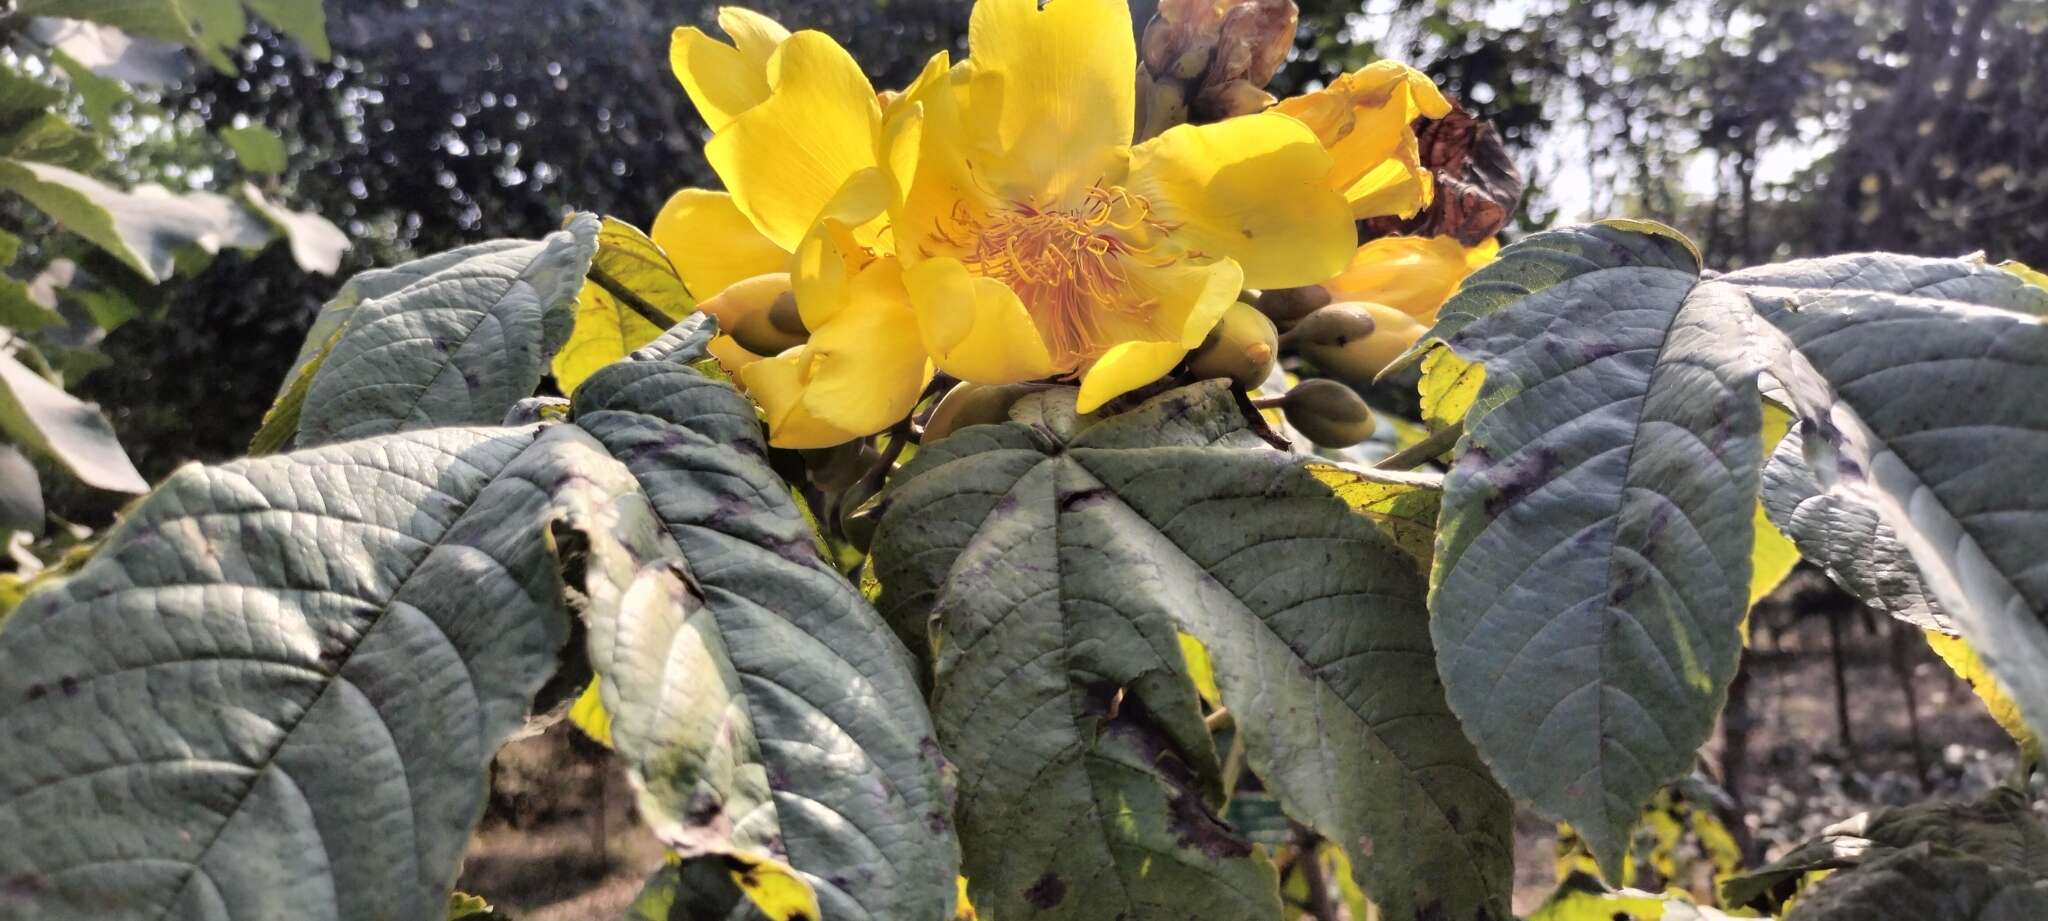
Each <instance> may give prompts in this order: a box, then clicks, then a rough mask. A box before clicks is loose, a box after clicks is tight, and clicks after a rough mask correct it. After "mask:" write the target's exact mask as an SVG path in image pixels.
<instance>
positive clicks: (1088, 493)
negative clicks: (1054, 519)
mask: <svg viewBox="0 0 2048 921" xmlns="http://www.w3.org/2000/svg"><path fill="white" fill-rule="evenodd" d="M1108 500H1109V490H1107V489H1103V488H1101V487H1097V488H1095V489H1084V490H1081V491H1080V492H1077V493H1072V494H1069V495H1067V496H1064V497H1062V498H1061V499H1060V511H1062V512H1071V511H1074V510H1076V509H1082V508H1087V507H1088V506H1090V505H1095V504H1097V503H1100V502H1106V501H1108Z"/></svg>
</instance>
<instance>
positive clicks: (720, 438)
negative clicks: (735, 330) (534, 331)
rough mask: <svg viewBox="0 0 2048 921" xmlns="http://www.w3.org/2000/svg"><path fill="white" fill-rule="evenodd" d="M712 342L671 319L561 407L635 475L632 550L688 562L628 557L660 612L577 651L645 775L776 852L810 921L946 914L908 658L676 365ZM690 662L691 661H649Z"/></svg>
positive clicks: (755, 437) (942, 811)
mask: <svg viewBox="0 0 2048 921" xmlns="http://www.w3.org/2000/svg"><path fill="white" fill-rule="evenodd" d="M708 333H709V330H708V329H705V328H703V326H702V324H701V323H686V324H684V325H682V326H679V327H678V328H677V329H676V330H673V331H671V332H670V333H669V334H667V335H665V336H664V337H663V338H662V339H660V340H657V341H656V342H655V343H654V344H652V345H650V346H649V347H648V348H646V349H643V350H642V351H641V352H639V353H636V356H635V357H636V359H637V360H635V361H630V362H623V363H619V364H614V365H611V366H610V367H607V368H605V369H603V370H600V371H598V372H597V373H596V374H595V375H593V376H592V377H591V378H590V379H589V380H587V381H585V382H584V384H583V386H582V387H580V388H578V389H577V391H576V394H575V397H574V411H573V418H574V420H575V424H576V425H578V426H581V427H583V428H584V429H586V430H588V431H589V432H590V433H591V434H592V435H594V436H595V437H596V438H597V439H598V441H600V442H601V443H603V444H604V446H605V447H606V448H607V449H608V450H609V451H610V452H611V453H612V454H613V456H615V457H617V458H618V459H619V460H620V461H621V462H623V463H624V464H625V466H626V467H627V468H628V469H629V470H630V471H631V472H632V475H633V476H634V477H635V478H636V479H637V480H638V482H639V484H640V486H641V488H642V489H644V490H645V492H646V495H647V496H648V498H649V499H651V500H652V504H653V510H654V513H655V515H656V516H657V517H658V518H659V521H660V523H661V525H662V526H663V529H664V530H665V532H666V534H665V536H664V537H662V538H659V539H658V538H657V537H655V536H653V535H649V534H647V533H645V531H644V530H643V531H639V532H636V535H637V536H635V537H634V538H633V541H632V542H633V543H634V544H636V545H638V546H642V547H653V548H659V547H660V546H664V545H665V541H673V543H674V546H675V548H676V549H677V550H679V551H680V556H681V558H682V559H683V560H685V561H687V570H686V572H687V575H688V578H686V579H681V580H676V579H670V578H667V577H665V576H662V575H661V573H663V572H665V571H666V572H671V573H673V572H676V570H675V567H674V565H673V561H672V560H670V561H667V562H662V560H666V559H667V557H666V556H664V555H663V554H662V553H661V552H659V551H658V549H657V550H654V551H645V550H643V551H642V553H643V555H649V556H652V557H653V558H655V560H656V564H655V565H654V566H653V568H651V569H642V570H641V572H642V573H643V574H647V575H648V576H649V578H650V580H651V581H650V582H648V583H647V584H646V585H644V586H641V588H642V589H643V590H645V591H649V592H660V593H663V594H668V595H671V596H674V597H675V598H676V601H675V603H674V604H668V605H637V606H634V605H625V606H621V607H620V608H619V609H618V611H617V613H615V614H609V615H600V616H598V617H596V618H595V619H594V621H593V631H592V636H591V642H592V643H593V644H598V643H601V642H604V641H605V639H606V638H608V637H609V638H613V639H615V640H616V641H617V642H619V643H622V644H625V645H624V646H623V647H622V648H617V649H599V648H597V647H596V646H593V650H592V658H593V661H594V662H596V663H597V666H598V671H599V673H600V675H601V676H602V684H601V691H602V694H603V698H604V701H605V704H606V708H607V709H608V710H609V711H611V712H612V714H613V717H614V719H613V726H612V732H613V737H614V739H615V740H616V741H617V743H618V745H619V750H620V751H621V753H624V754H627V755H628V757H629V759H633V760H636V761H637V762H638V763H639V764H640V765H641V766H642V770H643V773H644V776H646V778H647V780H648V782H649V783H650V784H657V785H660V788H662V789H666V790H670V791H673V792H674V793H676V794H680V792H681V791H685V790H697V791H701V792H703V793H704V794H705V795H704V796H703V797H702V799H700V800H699V802H700V803H701V804H703V805H705V806H706V807H714V806H715V808H706V809H705V810H704V815H703V816H701V817H700V818H704V819H706V820H711V821H710V824H715V823H716V822H717V821H729V822H731V823H732V824H733V826H734V827H733V828H732V829H731V830H730V834H729V835H728V836H727V837H726V839H725V840H724V842H722V844H723V845H725V846H733V845H736V846H737V847H736V850H738V851H740V852H742V853H745V854H750V855H754V856H759V855H760V854H762V853H767V854H769V855H773V856H782V855H786V858H787V863H788V864H789V865H790V866H792V867H794V868H795V870H796V871H797V873H798V874H799V875H800V876H801V878H802V879H803V880H804V881H805V882H807V883H808V884H809V885H810V887H811V888H812V889H813V890H814V891H815V893H816V896H817V898H818V902H819V904H820V906H821V907H822V908H823V910H824V916H825V917H826V918H831V919H874V921H894V919H899V918H901V919H924V918H941V917H944V916H946V914H947V913H948V912H949V911H950V907H951V905H952V903H953V898H954V893H955V882H954V881H955V877H956V875H957V873H958V869H959V861H960V857H959V845H958V843H957V841H956V840H955V837H954V832H953V828H952V815H951V806H950V801H949V797H948V793H947V790H946V785H945V782H944V780H943V773H944V759H943V758H942V757H941V756H940V754H939V746H938V744H937V743H936V742H935V741H934V736H933V732H932V728H931V723H930V717H929V716H928V715H927V713H926V711H925V708H924V701H923V698H922V695H921V694H920V693H919V689H918V686H917V682H916V676H915V672H914V671H913V669H912V666H911V660H910V657H909V655H908V653H907V652H906V651H905V650H904V648H903V647H902V645H901V644H900V643H898V642H897V641H896V640H895V638H894V637H893V636H891V635H890V633H889V631H888V629H887V628H886V627H885V626H884V625H883V623H882V621H881V618H880V617H879V616H878V615H877V614H876V613H875V611H874V609H873V608H871V607H869V605H868V603H867V602H866V600H865V599H863V598H862V597H861V595H860V593H859V591H858V590H856V589H855V588H854V587H853V586H852V585H851V584H849V583H848V582H847V581H846V579H845V578H844V577H842V576H841V575H840V574H839V573H838V572H837V571H836V570H834V569H833V567H832V566H831V565H830V564H829V563H828V562H827V561H826V560H825V559H824V558H823V557H821V556H820V554H819V550H818V547H817V545H816V544H815V542H814V540H813V538H812V532H811V529H810V526H809V524H808V523H807V522H806V520H805V519H804V516H803V514H802V513H801V511H799V509H798V508H797V507H796V505H795V503H794V501H793V500H792V499H791V498H790V494H789V491H788V487H787V485H786V484H784V483H783V482H782V480H781V479H780V478H779V477H777V476H776V475H775V473H774V472H773V471H772V470H770V469H769V467H768V465H767V463H766V460H765V458H766V453H767V446H766V444H765V443H764V442H763V439H762V435H761V430H760V424H759V422H757V421H756V418H755V412H754V409H753V406H752V405H751V404H749V403H748V402H747V401H746V399H745V398H743V397H741V396H740V395H739V394H738V393H736V392H735V391H734V390H733V389H732V388H731V387H730V386H729V385H727V384H725V383H722V382H718V381H713V380H710V379H707V378H705V377H703V376H702V375H700V374H698V373H697V372H696V371H694V370H692V369H691V368H690V367H689V364H688V363H689V362H690V361H693V360H695V359H697V358H699V357H701V355H702V352H701V349H702V347H703V344H704V342H705V341H706V340H708V338H709V335H708ZM636 527H638V526H636ZM614 581H615V582H618V581H623V579H622V578H621V579H615V580H614ZM699 598H701V605H702V607H701V608H697V607H695V605H696V604H697V603H698V600H697V599H699ZM686 658H687V659H688V660H690V661H693V662H695V663H697V666H696V667H693V668H688V669H664V668H662V667H661V663H677V664H680V663H681V662H682V661H683V660H684V659H686ZM607 663H609V666H608V665H607ZM721 663H723V664H721ZM727 668H729V669H730V670H729V671H727V670H726V669H727ZM749 727H750V729H751V736H752V738H753V740H754V742H753V744H754V745H755V746H757V748H758V755H757V756H756V755H753V754H750V753H748V752H747V751H746V750H745V749H746V747H747V744H748V743H747V742H746V740H745V735H746V733H745V732H743V731H742V730H743V729H744V728H749ZM720 745H727V746H730V748H729V749H728V750H724V751H721V750H719V746H720ZM634 752H640V753H641V754H634ZM756 758H757V759H758V760H756ZM757 767H758V769H759V770H757ZM764 799H765V802H764ZM663 812H673V810H672V809H665V810H657V815H659V814H661V813H663ZM671 817H672V818H676V819H678V821H676V822H673V823H667V824H664V823H663V822H659V821H658V822H657V823H656V824H657V827H658V828H661V829H662V830H663V832H664V836H665V837H667V838H668V839H669V840H670V843H671V844H673V845H676V846H678V847H681V848H684V849H685V850H686V851H687V850H689V849H690V848H691V846H692V845H693V844H694V845H697V847H696V849H697V850H698V851H699V852H702V851H704V850H707V849H706V848H704V847H702V844H703V842H704V841H705V835H706V834H707V833H710V834H716V833H718V829H707V828H705V827H700V826H702V825H704V824H706V823H698V825H697V826H693V825H692V824H691V822H690V821H688V819H689V818H690V817H689V816H681V817H675V816H671ZM778 826H779V830H780V833H779V839H778V836H777V834H776V829H777V827H778ZM711 849H712V850H715V849H716V848H711Z"/></svg>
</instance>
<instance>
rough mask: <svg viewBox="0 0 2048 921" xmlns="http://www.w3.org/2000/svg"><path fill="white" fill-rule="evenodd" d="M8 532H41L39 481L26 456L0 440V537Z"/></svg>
mask: <svg viewBox="0 0 2048 921" xmlns="http://www.w3.org/2000/svg"><path fill="white" fill-rule="evenodd" d="M13 360H14V359H11V358H0V361H13ZM8 531H27V532H29V533H30V534H41V533H43V481H42V478H41V477H39V476H37V475H36V467H35V465H34V464H31V463H29V460H28V458H26V457H24V456H22V453H21V452H20V451H17V450H15V448H14V446H13V445H10V444H5V443H0V540H4V539H5V536H6V533H7V532H8Z"/></svg>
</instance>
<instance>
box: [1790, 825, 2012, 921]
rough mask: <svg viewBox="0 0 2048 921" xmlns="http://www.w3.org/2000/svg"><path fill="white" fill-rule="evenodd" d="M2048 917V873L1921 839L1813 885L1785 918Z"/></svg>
mask: <svg viewBox="0 0 2048 921" xmlns="http://www.w3.org/2000/svg"><path fill="white" fill-rule="evenodd" d="M2044 917H2048V878H2043V877H2041V876H2037V875H2034V874H2029V873H2022V872H2019V871H2017V870H2012V869H2008V868H2005V867H2001V866H1997V865H1995V864H1991V863H1986V862H1984V861H1981V860H1975V859H1972V858H1969V857H1959V856H1954V855H1952V854H1947V853H1943V852H1941V851H1940V850H1938V849H1937V848H1935V847H1933V846H1932V845H1926V844H1922V845H1916V846H1914V847H1911V848H1908V849H1906V850H1903V851H1899V852H1897V853H1893V854H1891V855H1889V856H1886V857H1884V858H1882V859H1878V860H1873V861H1871V862H1870V863H1868V864H1866V865H1864V866H1862V867H1860V868H1858V869H1856V870H1852V871H1849V872H1844V873H1836V874H1834V875H1833V876H1830V877H1828V878H1827V879H1824V880H1822V881H1821V882H1820V883H1819V884H1818V885H1816V886H1814V887H1813V892H1812V893H1811V894H1809V895H1808V896H1807V897H1806V898H1804V899H1801V900H1800V902H1799V904H1798V905H1796V906H1794V907H1793V909H1792V912H1791V913H1790V914H1788V915H1786V916H1785V921H1892V919H1896V918H1930V919H1932V918H1968V919H1970V921H2039V919H2040V918H2044Z"/></svg>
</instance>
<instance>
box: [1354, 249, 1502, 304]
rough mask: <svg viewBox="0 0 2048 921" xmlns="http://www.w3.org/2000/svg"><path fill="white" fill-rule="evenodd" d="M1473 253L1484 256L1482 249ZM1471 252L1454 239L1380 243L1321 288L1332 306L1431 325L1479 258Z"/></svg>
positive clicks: (1358, 256)
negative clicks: (1359, 306)
mask: <svg viewBox="0 0 2048 921" xmlns="http://www.w3.org/2000/svg"><path fill="white" fill-rule="evenodd" d="M1489 242H1491V241H1489ZM1472 249H1473V251H1482V250H1484V249H1486V244H1481V245H1480V246H1477V247H1473V248H1472ZM1473 251H1468V250H1467V249H1466V248H1465V246H1463V245H1462V244H1460V243H1459V242H1458V241H1457V239H1456V238H1455V237H1402V236H1393V237H1381V238H1379V239H1377V240H1372V241H1370V242H1368V243H1366V244H1365V245H1364V246H1361V247H1359V248H1358V252H1357V253H1356V254H1354V255H1353V256H1352V258H1351V263H1350V265H1348V266H1346V267H1345V268H1344V271H1343V272H1342V273H1340V274H1338V275H1337V276H1336V277H1334V278H1331V279H1330V280H1328V281H1326V282H1324V283H1323V287H1324V288H1325V289H1327V290H1328V291H1329V292H1330V299H1331V300H1334V301H1372V302H1374V303H1379V304H1385V305H1387V306H1389V307H1392V308H1394V309H1396V310H1399V311H1401V312H1402V313H1404V314H1407V315H1408V316H1411V317H1415V318H1418V319H1427V320H1432V321H1433V320H1434V319H1435V317H1436V312H1437V310H1438V308H1441V307H1442V306H1443V305H1444V301H1447V300H1449V299H1450V297H1451V295H1452V294H1453V293H1455V292H1456V291H1457V290H1458V284H1459V283H1460V282H1463V281H1464V280H1465V276H1467V275H1469V274H1471V273H1472V269H1473V266H1472V262H1473V260H1474V258H1475V256H1477V255H1478V254H1477V253H1476V252H1473ZM1481 258H1483V257H1481ZM1480 264H1481V265H1484V264H1485V263H1484V261H1481V263H1480Z"/></svg>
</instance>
